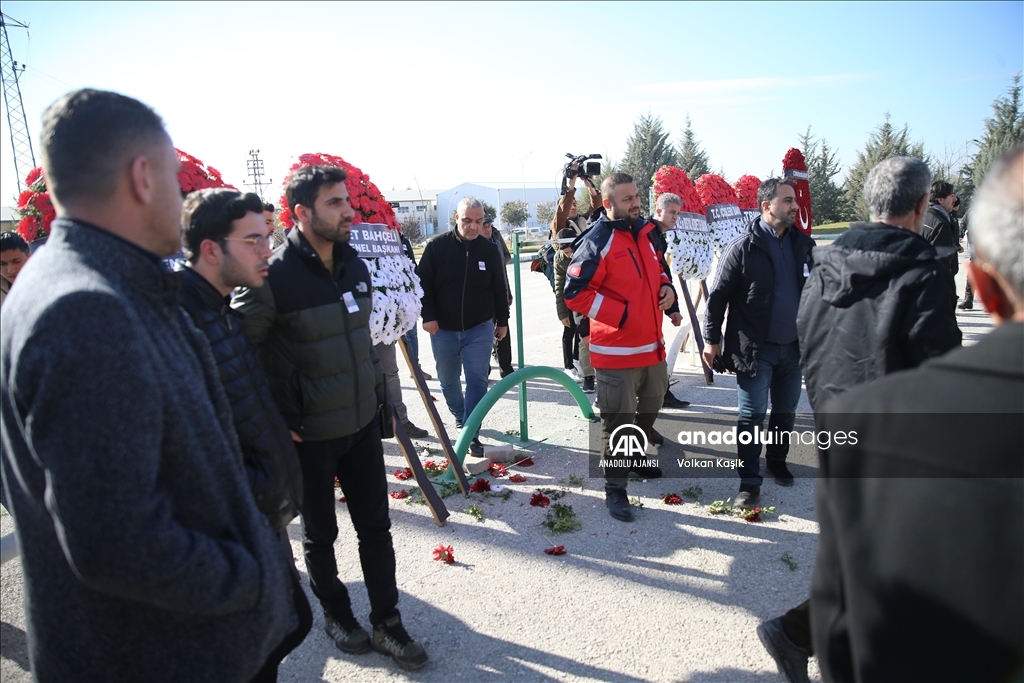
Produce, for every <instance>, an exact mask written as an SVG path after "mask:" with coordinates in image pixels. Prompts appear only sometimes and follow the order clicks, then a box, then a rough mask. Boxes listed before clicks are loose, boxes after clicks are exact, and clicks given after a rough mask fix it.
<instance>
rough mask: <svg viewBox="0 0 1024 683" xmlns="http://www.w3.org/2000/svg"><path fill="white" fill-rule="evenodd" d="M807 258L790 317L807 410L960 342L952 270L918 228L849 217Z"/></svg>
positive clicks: (914, 365)
mask: <svg viewBox="0 0 1024 683" xmlns="http://www.w3.org/2000/svg"><path fill="white" fill-rule="evenodd" d="M813 259H814V270H812V271H811V276H810V278H808V281H807V283H806V285H805V286H804V291H803V294H802V296H801V297H800V310H799V312H798V313H797V318H796V324H797V331H798V332H799V336H800V363H801V365H802V366H803V374H804V378H805V380H806V381H807V397H808V398H809V399H810V401H811V408H812V409H818V408H820V407H821V406H822V405H823V404H824V403H825V401H826V400H827V399H829V398H831V397H832V396H835V395H837V394H839V393H841V392H842V391H844V390H846V389H848V388H850V387H852V386H855V385H857V384H863V383H864V382H868V381H870V380H872V379H876V378H878V377H881V376H882V375H887V374H889V373H890V372H896V371H898V370H906V369H908V368H914V367H917V366H918V365H920V364H921V363H922V362H924V361H925V360H927V359H929V358H932V357H934V356H940V355H942V354H944V353H946V352H947V351H949V350H950V349H952V348H955V347H958V346H960V339H961V335H960V328H959V327H957V324H956V315H955V314H954V310H953V307H952V306H950V305H949V302H950V301H951V297H955V296H956V295H955V292H954V289H953V277H952V276H951V275H950V274H949V270H947V269H946V267H945V264H943V263H941V262H940V261H939V260H938V255H937V254H936V252H935V248H934V247H932V246H931V245H930V244H928V242H927V241H925V240H924V238H922V237H920V236H919V235H916V234H914V233H912V232H910V231H909V230H904V229H903V228H898V227H893V226H890V225H886V224H884V223H854V224H853V225H851V226H850V229H849V230H847V231H846V232H844V233H843V234H842V235H840V236H839V238H838V239H837V240H836V241H835V242H834V243H833V244H832V245H831V246H829V247H820V248H817V249H815V250H814V252H813Z"/></svg>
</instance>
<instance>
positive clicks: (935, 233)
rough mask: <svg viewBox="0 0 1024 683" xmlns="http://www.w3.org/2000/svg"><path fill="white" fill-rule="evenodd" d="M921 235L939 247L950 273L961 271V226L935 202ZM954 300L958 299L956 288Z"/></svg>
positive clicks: (930, 208) (940, 254)
mask: <svg viewBox="0 0 1024 683" xmlns="http://www.w3.org/2000/svg"><path fill="white" fill-rule="evenodd" d="M921 236H922V237H924V238H925V239H926V240H928V241H929V242H931V243H932V245H933V246H935V247H936V248H938V250H939V256H940V257H941V258H942V260H943V263H945V264H946V267H947V268H949V272H950V273H952V274H953V275H956V274H957V273H958V272H959V271H960V262H959V257H958V256H957V247H959V246H960V228H959V227H957V226H956V225H955V224H954V223H953V221H952V220H951V219H950V217H949V214H947V213H944V212H943V210H942V208H941V207H939V206H937V205H935V204H932V205H931V206H929V207H928V213H927V214H926V215H925V218H924V229H923V230H922V231H921ZM953 301H954V302H955V301H956V294H955V289H954V294H953Z"/></svg>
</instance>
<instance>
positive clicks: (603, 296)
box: [565, 173, 676, 522]
mask: <svg viewBox="0 0 1024 683" xmlns="http://www.w3.org/2000/svg"><path fill="white" fill-rule="evenodd" d="M601 197H602V204H603V205H604V210H605V214H604V215H603V216H601V218H600V219H599V220H598V221H597V222H596V223H595V224H594V225H593V226H592V227H591V228H590V230H589V231H588V232H587V234H586V235H585V236H584V238H583V240H582V242H581V243H580V245H579V248H578V249H577V250H576V251H575V253H574V255H573V259H572V262H571V263H570V264H569V267H568V269H567V271H566V281H565V304H566V305H567V306H568V307H569V308H570V309H571V310H574V311H577V312H578V313H582V314H583V315H585V316H587V317H588V318H590V361H591V364H592V365H593V366H594V369H595V372H596V375H597V386H598V390H597V402H598V406H599V407H600V409H601V421H602V425H601V432H602V435H601V436H602V438H601V442H602V444H601V466H602V468H603V469H604V476H605V504H606V505H607V506H608V511H609V513H610V514H611V516H612V517H614V518H615V519H618V520H620V521H623V522H631V521H632V520H633V511H632V510H631V509H630V505H629V498H628V497H627V496H626V483H627V482H628V477H629V471H630V470H633V471H634V472H636V473H637V474H639V475H640V476H644V477H648V478H653V477H660V476H661V470H660V469H659V468H658V467H657V461H656V460H654V461H645V460H644V459H643V455H642V454H640V453H637V452H636V450H634V447H633V444H635V443H638V442H641V441H642V442H643V443H644V445H646V443H648V442H649V440H650V438H651V435H652V433H653V429H654V420H655V418H657V416H658V410H660V409H661V404H662V400H663V399H664V397H665V391H666V390H667V389H668V370H667V368H666V366H665V343H664V340H663V339H662V336H661V323H662V316H663V315H664V314H665V311H667V310H668V309H669V307H671V306H672V303H673V302H674V301H675V300H676V293H675V289H673V287H672V281H671V279H670V278H669V276H668V272H667V269H666V268H665V261H664V256H663V254H662V251H661V246H660V241H659V238H658V227H657V226H656V225H655V224H654V223H652V222H650V221H648V220H646V219H643V218H641V217H640V198H639V196H638V192H637V187H636V183H635V182H633V178H632V177H631V176H629V175H627V174H625V173H613V174H612V175H610V176H608V177H607V178H605V181H604V182H603V183H602V184H601ZM627 425H633V426H634V428H633V429H631V428H629V427H628V426H627ZM641 431H642V432H643V434H642V436H643V438H642V439H640V438H639V437H640V436H641V435H640V434H639V433H638V432H641Z"/></svg>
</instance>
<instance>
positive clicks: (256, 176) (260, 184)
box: [245, 149, 274, 201]
mask: <svg viewBox="0 0 1024 683" xmlns="http://www.w3.org/2000/svg"><path fill="white" fill-rule="evenodd" d="M245 167H246V169H247V171H248V177H249V178H252V182H251V183H246V185H247V186H249V187H251V188H252V189H253V190H254V191H255V192H256V194H258V195H259V196H260V199H262V200H263V201H266V197H264V196H263V188H264V187H266V186H268V185H270V184H271V183H273V182H274V181H273V180H271V179H269V178H268V179H267V180H266V181H264V180H263V160H262V159H260V151H259V150H258V149H250V150H249V161H247V162H246V165H245Z"/></svg>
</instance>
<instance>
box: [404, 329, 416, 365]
mask: <svg viewBox="0 0 1024 683" xmlns="http://www.w3.org/2000/svg"><path fill="white" fill-rule="evenodd" d="M402 339H404V340H405V346H406V348H408V349H409V357H410V358H411V359H412V362H413V363H414V364H415V365H419V364H420V338H419V337H418V336H416V325H413V326H412V327H410V328H409V331H408V332H406V333H405V334H403V335H402Z"/></svg>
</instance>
